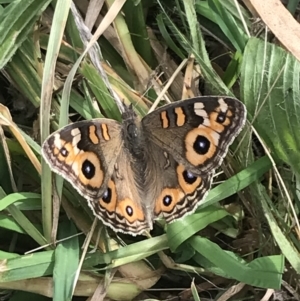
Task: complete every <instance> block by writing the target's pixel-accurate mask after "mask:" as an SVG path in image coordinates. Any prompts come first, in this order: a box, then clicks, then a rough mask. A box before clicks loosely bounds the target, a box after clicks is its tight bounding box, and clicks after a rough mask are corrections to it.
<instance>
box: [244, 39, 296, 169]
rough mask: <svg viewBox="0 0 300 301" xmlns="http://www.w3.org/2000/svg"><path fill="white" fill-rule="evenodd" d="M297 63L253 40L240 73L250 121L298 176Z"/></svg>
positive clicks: (281, 50) (276, 50)
mask: <svg viewBox="0 0 300 301" xmlns="http://www.w3.org/2000/svg"><path fill="white" fill-rule="evenodd" d="M299 82H300V63H299V62H298V61H297V60H296V59H295V58H294V57H293V56H292V55H290V54H289V53H287V52H286V51H285V50H283V49H282V48H281V47H278V46H276V45H272V44H269V43H265V42H263V41H261V40H259V39H255V38H252V39H250V41H249V43H248V44H247V46H246V49H245V53H244V61H243V66H242V70H241V84H242V88H241V93H242V99H243V100H244V103H245V104H246V106H247V109H248V112H249V115H251V117H250V121H251V120H253V121H254V126H255V128H256V130H257V131H258V133H259V135H261V136H262V138H263V139H264V141H265V143H266V144H267V146H268V147H269V148H270V149H271V151H272V154H274V155H277V156H278V157H279V158H280V159H281V160H283V161H284V162H286V163H288V164H289V165H290V166H291V167H292V168H293V170H294V171H296V172H297V173H298V174H299V173H300V152H299V149H300V135H299V128H300V118H299V116H300V102H299V100H300V89H299Z"/></svg>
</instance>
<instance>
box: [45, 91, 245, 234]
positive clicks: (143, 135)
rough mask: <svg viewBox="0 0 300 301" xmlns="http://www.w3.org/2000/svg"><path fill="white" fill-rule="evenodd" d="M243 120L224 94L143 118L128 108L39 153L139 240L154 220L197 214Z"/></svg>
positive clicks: (57, 137) (53, 139)
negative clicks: (215, 171) (118, 117)
mask: <svg viewBox="0 0 300 301" xmlns="http://www.w3.org/2000/svg"><path fill="white" fill-rule="evenodd" d="M245 120H246V108H245V106H244V105H243V104H242V103H241V102H240V101H239V100H237V99H234V98H231V97H225V96H224V97H221V96H204V97H196V98H191V99H187V100H182V101H177V102H175V103H172V104H167V105H165V106H162V107H160V108H158V109H156V110H155V111H153V112H151V113H150V114H148V115H146V116H145V117H143V118H142V119H141V120H140V119H139V118H138V116H137V115H136V113H135V112H134V110H133V108H132V107H126V110H125V112H124V113H123V114H122V123H120V122H118V121H115V120H112V119H105V118H100V119H93V120H88V121H79V122H75V123H73V124H70V125H67V126H66V127H64V128H62V129H60V130H58V131H56V132H54V133H53V134H51V135H50V136H49V137H48V138H47V139H46V140H45V142H44V143H43V146H42V154H43V157H44V159H45V160H46V162H47V163H48V164H49V166H50V168H51V169H52V170H53V171H54V172H56V173H57V174H59V175H61V176H62V177H63V178H65V179H66V180H67V181H69V182H70V183H71V184H72V185H73V186H74V187H75V188H76V189H77V191H78V192H79V193H80V194H81V195H82V196H84V197H85V198H86V200H87V202H88V204H89V206H90V208H91V209H92V211H93V213H94V215H95V216H96V217H98V218H99V219H100V220H101V221H102V222H103V223H104V224H105V225H108V226H109V227H111V228H112V229H113V230H115V231H117V232H123V233H126V234H131V235H138V234H141V233H143V231H144V230H146V229H150V230H151V229H152V228H153V222H154V220H155V219H156V218H158V217H163V218H164V219H165V220H166V222H167V223H170V222H172V221H175V220H178V219H180V218H182V217H184V216H185V215H187V214H191V213H193V212H194V211H195V210H196V208H197V207H198V206H199V204H201V202H202V201H203V199H204V198H205V196H206V194H207V192H208V191H209V189H210V185H211V181H212V176H213V174H214V170H215V169H216V168H218V167H219V166H220V164H221V163H222V161H223V158H224V157H225V155H226V153H227V151H228V147H229V145H230V144H231V143H232V142H233V140H234V138H235V137H236V136H237V135H238V134H239V133H240V131H241V130H242V128H243V126H244V124H245Z"/></svg>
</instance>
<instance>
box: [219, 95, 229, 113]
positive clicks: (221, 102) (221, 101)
mask: <svg viewBox="0 0 300 301" xmlns="http://www.w3.org/2000/svg"><path fill="white" fill-rule="evenodd" d="M218 103H219V105H220V109H221V111H222V112H223V113H226V112H227V110H228V105H227V103H226V102H225V101H224V98H219V100H218Z"/></svg>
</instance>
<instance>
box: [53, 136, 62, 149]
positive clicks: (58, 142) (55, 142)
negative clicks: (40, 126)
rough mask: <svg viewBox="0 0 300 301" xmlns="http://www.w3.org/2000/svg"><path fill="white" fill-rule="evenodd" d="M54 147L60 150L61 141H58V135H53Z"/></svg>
mask: <svg viewBox="0 0 300 301" xmlns="http://www.w3.org/2000/svg"><path fill="white" fill-rule="evenodd" d="M54 145H55V147H56V148H58V149H61V147H62V145H61V140H60V134H55V135H54Z"/></svg>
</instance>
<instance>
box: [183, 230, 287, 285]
mask: <svg viewBox="0 0 300 301" xmlns="http://www.w3.org/2000/svg"><path fill="white" fill-rule="evenodd" d="M189 243H190V244H191V246H192V247H193V248H194V249H195V250H196V251H197V252H198V253H199V254H201V255H202V256H203V257H205V258H206V259H207V260H208V261H210V262H211V263H212V264H213V265H214V266H216V267H218V268H219V269H221V270H222V271H223V273H222V275H223V276H225V275H227V277H228V278H233V279H236V280H238V281H241V282H244V283H247V284H250V285H254V286H258V287H264V288H274V289H279V288H280V287H281V277H282V273H283V269H284V257H283V256H281V255H275V256H268V257H262V258H258V259H256V260H253V261H252V262H250V263H248V264H245V263H244V262H242V260H240V259H238V257H237V256H236V255H235V254H233V253H231V252H228V251H224V250H222V249H221V248H220V247H219V246H218V245H217V244H215V243H213V242H211V241H209V240H208V239H206V238H203V237H200V236H193V237H192V238H191V239H190V240H189Z"/></svg>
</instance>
